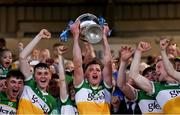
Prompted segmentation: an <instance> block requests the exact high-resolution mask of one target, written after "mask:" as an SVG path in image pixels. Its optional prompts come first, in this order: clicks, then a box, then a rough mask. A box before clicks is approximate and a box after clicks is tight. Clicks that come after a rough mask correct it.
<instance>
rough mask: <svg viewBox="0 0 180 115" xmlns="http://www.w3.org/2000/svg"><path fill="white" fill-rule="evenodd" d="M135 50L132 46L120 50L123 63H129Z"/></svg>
mask: <svg viewBox="0 0 180 115" xmlns="http://www.w3.org/2000/svg"><path fill="white" fill-rule="evenodd" d="M133 52H134V50H133V49H132V48H131V47H130V46H122V47H121V49H120V52H119V53H120V56H121V60H122V61H128V60H129V58H130V57H131V56H132V54H133Z"/></svg>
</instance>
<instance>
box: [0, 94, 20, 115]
mask: <svg viewBox="0 0 180 115" xmlns="http://www.w3.org/2000/svg"><path fill="white" fill-rule="evenodd" d="M16 108H17V102H16V100H9V99H8V98H7V95H6V94H5V93H4V92H0V115H15V114H16Z"/></svg>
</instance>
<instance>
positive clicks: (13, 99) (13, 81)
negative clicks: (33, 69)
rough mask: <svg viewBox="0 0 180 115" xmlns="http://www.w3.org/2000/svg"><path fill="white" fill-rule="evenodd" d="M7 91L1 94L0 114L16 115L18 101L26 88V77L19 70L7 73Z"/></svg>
mask: <svg viewBox="0 0 180 115" xmlns="http://www.w3.org/2000/svg"><path fill="white" fill-rule="evenodd" d="M5 85H6V89H5V91H4V92H0V114H1V115H5V114H8V115H9V114H11V115H14V114H16V109H17V105H18V102H17V99H18V96H19V95H20V93H21V91H22V89H23V86H24V75H23V74H22V73H21V72H20V71H19V70H11V71H9V72H8V73H7V77H6V81H5Z"/></svg>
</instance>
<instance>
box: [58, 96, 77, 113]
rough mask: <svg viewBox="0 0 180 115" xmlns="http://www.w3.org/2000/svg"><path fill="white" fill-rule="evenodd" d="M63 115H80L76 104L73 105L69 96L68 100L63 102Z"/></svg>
mask: <svg viewBox="0 0 180 115" xmlns="http://www.w3.org/2000/svg"><path fill="white" fill-rule="evenodd" d="M61 114H62V115H78V112H77V108H76V105H75V102H74V103H73V102H72V101H71V99H70V97H69V96H67V98H66V100H61Z"/></svg>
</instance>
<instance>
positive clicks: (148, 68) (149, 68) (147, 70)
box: [142, 67, 156, 76]
mask: <svg viewBox="0 0 180 115" xmlns="http://www.w3.org/2000/svg"><path fill="white" fill-rule="evenodd" d="M150 70H152V71H155V70H156V69H155V68H154V67H147V68H146V69H144V71H143V72H142V75H143V76H145V75H146V74H147V73H148V72H149V71H150Z"/></svg>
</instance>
